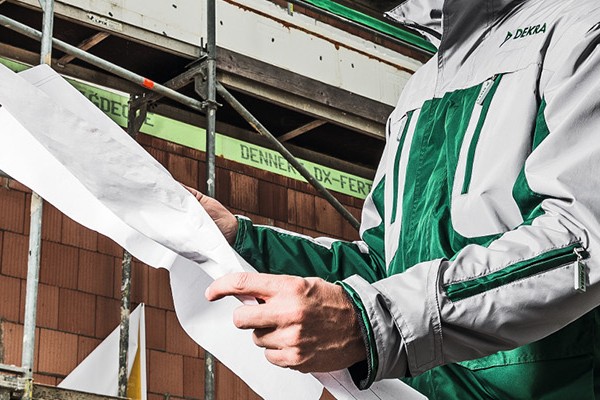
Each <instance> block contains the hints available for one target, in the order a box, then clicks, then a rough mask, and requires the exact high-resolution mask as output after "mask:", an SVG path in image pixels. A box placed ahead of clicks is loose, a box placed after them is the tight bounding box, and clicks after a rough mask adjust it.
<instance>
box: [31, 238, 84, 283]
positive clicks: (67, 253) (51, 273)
mask: <svg viewBox="0 0 600 400" xmlns="http://www.w3.org/2000/svg"><path fill="white" fill-rule="evenodd" d="M78 263H79V251H78V250H77V249H76V248H74V247H71V246H65V245H63V244H59V243H54V242H42V259H41V267H40V281H41V282H43V283H47V284H49V285H53V286H60V287H63V288H69V289H77V275H78V269H79V268H78Z"/></svg>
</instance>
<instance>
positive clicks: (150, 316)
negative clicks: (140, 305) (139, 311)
mask: <svg viewBox="0 0 600 400" xmlns="http://www.w3.org/2000/svg"><path fill="white" fill-rule="evenodd" d="M166 326H167V323H166V311H165V310H161V309H158V308H153V307H148V306H146V346H147V347H148V348H149V349H154V350H162V351H164V350H165V349H166V342H167V341H166V335H167V334H166Z"/></svg>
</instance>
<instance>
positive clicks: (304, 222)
mask: <svg viewBox="0 0 600 400" xmlns="http://www.w3.org/2000/svg"><path fill="white" fill-rule="evenodd" d="M288 222H289V223H290V224H294V225H298V226H301V227H303V228H309V229H315V196H313V195H310V194H306V193H302V192H298V191H296V190H291V189H290V190H288Z"/></svg>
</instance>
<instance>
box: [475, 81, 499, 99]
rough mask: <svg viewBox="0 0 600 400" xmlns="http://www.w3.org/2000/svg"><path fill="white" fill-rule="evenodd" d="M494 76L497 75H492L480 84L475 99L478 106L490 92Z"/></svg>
mask: <svg viewBox="0 0 600 400" xmlns="http://www.w3.org/2000/svg"><path fill="white" fill-rule="evenodd" d="M496 77H498V75H494V76H492V77H491V78H490V79H488V80H487V81H485V82H483V84H482V85H481V90H480V91H479V96H477V100H476V101H475V103H476V104H478V105H480V106H482V105H483V102H484V101H485V99H486V98H487V96H488V94H490V90H491V89H492V86H494V82H495V81H496Z"/></svg>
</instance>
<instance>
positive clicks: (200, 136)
mask: <svg viewBox="0 0 600 400" xmlns="http://www.w3.org/2000/svg"><path fill="white" fill-rule="evenodd" d="M0 63H2V64H4V65H6V66H7V67H9V68H11V69H12V70H13V71H17V72H18V71H22V70H24V69H26V68H28V67H27V66H25V65H23V64H20V63H17V62H14V61H10V60H6V59H3V58H0ZM69 82H70V83H71V84H72V85H73V86H74V87H75V88H76V89H77V90H79V91H80V92H81V93H82V94H83V95H84V96H85V97H86V98H87V99H89V100H90V101H91V102H92V103H93V104H94V105H96V106H97V107H98V108H100V109H101V110H102V111H103V112H104V113H105V114H106V115H108V116H109V117H110V118H111V119H112V120H113V121H115V122H116V123H117V124H119V125H120V126H122V127H126V126H127V114H128V96H127V95H126V94H124V93H119V92H117V91H114V90H107V89H105V88H101V87H98V86H95V85H92V84H89V83H82V82H81V81H77V80H73V79H69ZM141 132H143V133H145V134H147V135H151V136H154V137H157V138H160V139H164V140H168V141H170V142H173V143H177V144H180V145H182V146H186V147H191V148H194V149H197V150H200V151H206V130H205V129H203V128H200V127H197V126H193V125H190V124H186V123H183V122H181V121H177V120H174V119H171V118H167V117H164V116H162V115H158V114H154V113H148V115H147V117H146V121H145V122H144V124H143V126H142V128H141ZM216 153H217V156H221V157H224V158H226V159H228V160H231V161H235V162H238V163H240V164H245V165H249V166H252V167H255V168H258V169H262V170H265V171H269V172H272V173H274V174H279V175H283V176H286V177H288V178H293V179H297V180H300V181H304V182H306V180H305V179H304V178H303V177H302V176H301V175H300V174H299V173H298V171H296V169H295V168H294V167H292V166H291V165H290V164H289V163H288V162H287V160H286V159H285V158H283V157H282V156H281V154H279V153H278V152H277V151H274V150H270V149H267V148H265V147H262V146H257V145H255V144H251V143H248V142H244V141H241V140H238V139H234V138H231V137H228V136H225V135H222V134H217V137H216ZM299 161H300V163H302V165H304V166H305V167H306V168H307V169H308V170H309V171H310V172H311V174H312V175H313V176H314V177H315V178H316V179H317V180H318V181H319V182H321V183H322V184H323V186H325V187H326V188H327V189H329V190H333V191H336V192H339V193H343V194H347V195H350V196H353V197H357V198H360V199H364V198H365V197H366V196H367V194H368V193H369V192H370V191H371V186H372V184H373V182H372V181H371V180H369V179H365V178H361V177H359V176H356V175H352V174H348V173H345V172H342V171H338V170H335V169H332V168H328V167H325V166H323V165H319V164H315V163H313V162H310V161H306V160H302V159H299Z"/></svg>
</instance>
